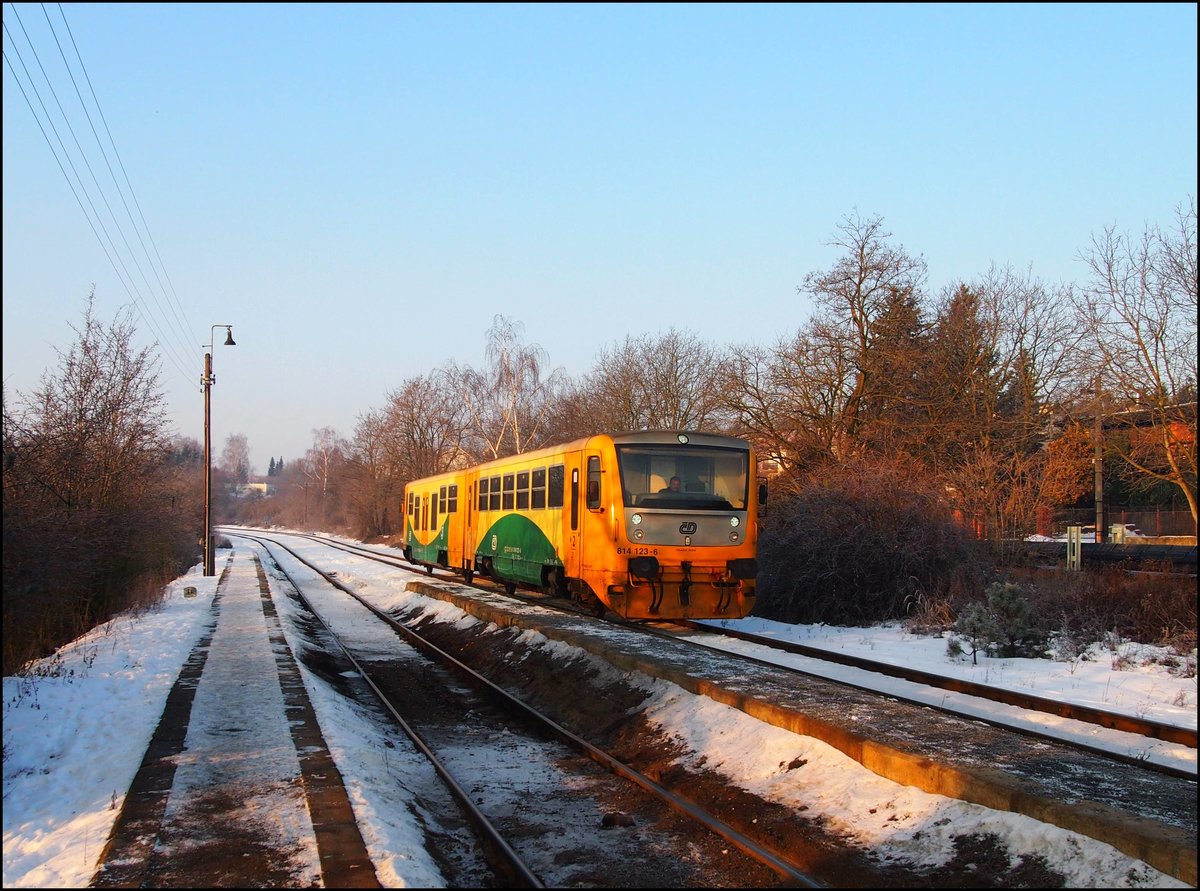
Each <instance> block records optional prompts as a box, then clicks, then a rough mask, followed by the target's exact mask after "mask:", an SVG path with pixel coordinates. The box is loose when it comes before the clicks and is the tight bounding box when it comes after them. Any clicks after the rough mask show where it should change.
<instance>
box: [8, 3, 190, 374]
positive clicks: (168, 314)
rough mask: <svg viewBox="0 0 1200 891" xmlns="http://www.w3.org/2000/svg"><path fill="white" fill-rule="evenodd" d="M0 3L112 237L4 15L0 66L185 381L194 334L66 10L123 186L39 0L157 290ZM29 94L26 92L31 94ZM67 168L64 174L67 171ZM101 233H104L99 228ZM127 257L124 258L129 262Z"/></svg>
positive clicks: (49, 83)
mask: <svg viewBox="0 0 1200 891" xmlns="http://www.w3.org/2000/svg"><path fill="white" fill-rule="evenodd" d="M5 9H6V10H8V9H11V10H12V14H13V16H14V18H15V19H16V21H17V23H18V24H19V25H20V28H21V31H22V33H23V34H24V36H25V40H26V43H27V44H28V46H29V51H30V53H31V55H32V59H33V60H34V62H35V63H36V67H37V70H38V71H40V73H41V77H42V79H43V81H44V83H45V88H46V89H48V90H49V93H50V96H51V97H52V99H53V104H54V105H55V107H56V108H57V110H58V115H59V120H61V122H62V123H63V124H64V125H65V127H66V129H67V131H68V132H69V134H70V136H71V139H72V141H73V142H74V145H75V149H76V151H77V152H78V155H79V158H80V160H81V165H82V166H83V167H84V168H86V170H87V171H88V173H89V174H90V177H91V181H92V184H94V186H95V191H96V192H97V193H98V195H99V201H100V203H101V204H102V205H103V206H104V207H105V208H106V209H107V211H108V217H109V221H110V222H111V226H112V230H113V231H115V233H116V237H114V235H113V234H112V232H110V228H109V226H108V225H106V222H105V219H104V217H103V215H102V214H101V212H100V210H99V209H98V207H97V203H96V200H94V199H93V196H92V194H91V191H90V190H89V187H88V184H87V183H86V182H85V181H84V178H83V177H82V176H81V175H80V171H79V168H78V167H77V166H76V163H75V161H74V160H73V158H72V152H71V151H70V150H69V149H68V147H67V144H66V142H65V141H64V139H63V137H62V134H61V133H60V130H59V127H58V125H57V124H56V123H55V115H54V114H53V113H52V112H51V109H50V108H49V107H48V105H47V103H46V101H45V100H44V99H43V96H42V91H41V90H40V89H39V88H38V82H37V80H36V79H35V77H34V75H33V73H32V72H31V70H30V66H29V65H27V64H26V62H25V57H24V55H23V54H22V51H21V49H20V47H18V45H17V42H16V40H15V39H14V37H13V35H12V33H11V32H10V31H9V28H8V23H7V22H5V23H4V33H5V36H6V37H7V38H8V44H9V48H6V50H5V52H4V60H5V63H6V66H7V68H8V70H9V72H10V74H11V75H12V77H13V79H14V81H15V82H16V83H17V86H18V87H19V88H20V90H21V95H22V96H23V97H24V99H25V103H26V105H27V106H28V107H29V110H30V113H31V114H32V115H33V117H34V120H35V122H36V123H37V125H38V129H39V130H40V131H41V133H42V136H43V138H44V139H45V141H46V145H47V146H48V147H49V149H50V152H51V154H52V155H53V157H54V159H55V162H56V163H57V164H58V168H59V170H60V171H61V172H62V174H63V177H64V179H66V181H67V186H68V187H69V188H70V190H71V193H72V195H74V197H75V200H76V203H77V204H78V205H79V208H80V210H81V211H82V212H83V215H84V218H85V219H86V220H87V221H88V225H89V226H90V227H91V229H92V233H93V234H94V235H95V237H96V240H97V242H98V243H99V244H100V247H101V250H103V252H104V254H105V256H106V258H107V259H108V261H109V263H110V265H111V266H112V267H113V271H114V273H116V276H117V279H118V280H119V281H120V282H121V286H122V287H123V288H124V289H125V292H126V294H127V295H128V296H129V299H130V300H131V301H132V302H133V303H134V305H135V306H136V307H137V309H138V312H139V314H140V315H141V317H142V319H143V320H144V321H145V323H146V324H147V325H148V326H149V327H150V328H151V330H152V331H153V332H154V335H155V337H156V338H157V344H156V345H157V346H158V348H159V350H160V352H161V353H162V355H163V356H164V358H165V359H167V360H168V361H169V362H170V364H171V365H172V366H173V367H174V368H175V369H177V370H178V371H179V372H180V374H182V376H183V378H184V379H185V380H190V379H191V378H192V377H193V375H192V373H191V372H190V371H189V370H188V368H189V366H190V365H191V362H190V354H191V351H192V349H193V348H192V347H191V346H189V344H191V343H192V337H191V336H190V335H189V334H188V333H187V332H188V331H189V330H190V326H189V325H188V324H187V322H186V313H185V312H184V311H183V307H182V304H181V302H180V300H179V296H178V294H177V293H176V292H175V288H174V284H173V283H172V282H171V279H170V276H169V275H168V274H167V271H166V266H165V264H164V263H163V261H162V255H161V252H159V250H158V245H157V243H155V241H154V237H153V235H152V234H151V232H150V227H149V225H148V223H147V222H146V217H145V214H144V212H143V211H142V207H141V203H140V202H139V201H138V200H137V195H136V193H135V191H134V189H133V186H132V183H131V181H130V179H129V175H128V172H127V171H126V169H125V164H124V161H123V160H122V159H121V156H120V152H119V151H118V150H117V146H116V141H115V140H114V139H113V136H112V131H111V128H110V127H109V125H108V120H107V118H106V117H105V115H104V112H103V109H102V108H101V106H100V102H99V98H98V97H97V95H96V90H95V87H94V86H93V84H92V81H91V78H90V76H88V74H87V67H86V65H84V62H83V57H82V54H81V53H80V51H79V47H78V44H77V43H76V41H75V37H74V34H73V33H72V32H71V28H70V25H69V23H68V22H67V19H66V15H65V13H64V12H63V10H62V6H61V4H59V14H60V16H62V21H63V26H65V28H66V31H67V34H68V35H69V36H70V41H71V45H72V48H73V49H74V51H75V56H76V58H77V60H78V64H79V67H80V70H81V71H82V73H83V76H84V78H85V79H86V80H87V84H88V89H89V91H90V93H91V96H92V100H93V102H94V104H95V108H96V113H97V115H98V117H99V118H100V120H101V121H102V122H103V125H104V130H105V132H106V134H107V136H108V141H109V143H110V145H111V146H112V151H113V155H114V156H115V157H116V160H117V165H118V166H119V167H120V169H121V173H122V176H123V177H124V180H125V189H122V186H121V183H120V182H119V181H118V179H117V176H116V173H115V171H114V170H113V165H112V162H111V161H110V160H109V155H108V152H107V151H106V150H105V147H104V144H103V142H102V141H101V139H100V135H99V133H98V131H97V128H96V125H95V122H94V120H93V116H92V114H91V112H90V111H89V109H88V105H87V102H86V101H85V99H84V96H83V93H82V91H81V90H80V88H79V83H78V81H77V79H76V77H75V72H74V71H73V70H72V69H71V64H70V62H69V61H68V59H67V55H66V53H65V51H64V50H63V43H62V41H60V40H59V36H58V33H57V31H56V29H55V25H54V22H53V21H51V19H50V16H49V14H48V13H47V12H46V9H45V5H44V4H43V6H42V11H43V13H44V14H45V17H46V23H47V25H48V27H49V29H50V36H51V37H52V38H53V40H54V42H55V45H56V46H57V49H58V55H59V58H60V59H61V60H62V64H63V66H64V68H65V69H66V76H67V77H68V78H69V79H70V81H71V84H72V86H73V87H74V90H75V95H76V97H77V98H78V100H79V105H80V108H82V109H83V114H84V117H85V118H86V120H87V123H88V126H89V127H90V129H91V131H92V135H93V137H94V138H95V142H96V146H97V147H98V148H99V150H100V154H101V157H102V158H103V159H104V163H105V166H106V167H107V169H108V172H109V176H110V177H111V179H112V183H113V185H114V186H115V187H116V190H117V194H118V195H119V196H120V199H121V203H122V204H123V206H124V209H125V214H126V216H127V217H128V220H129V223H130V224H131V225H132V227H133V231H134V237H133V240H134V241H136V242H137V244H138V245H139V246H140V248H141V254H142V255H143V256H144V258H145V261H146V263H145V265H147V266H149V268H150V272H151V275H152V276H153V278H154V280H155V282H156V283H157V290H156V289H155V286H154V284H152V283H151V281H150V277H149V276H147V274H146V271H145V269H144V267H143V263H142V262H141V261H140V260H139V258H138V253H137V251H136V250H135V248H134V247H133V245H132V244H131V241H130V238H129V236H127V234H126V230H125V226H124V224H122V222H121V220H120V219H118V217H117V214H116V212H115V211H114V210H113V204H112V202H111V201H110V200H109V198H108V195H107V194H106V192H105V188H104V186H102V185H101V183H100V180H99V178H98V177H97V176H96V172H95V169H94V167H93V164H92V161H91V160H90V159H89V157H88V151H87V150H86V149H85V148H84V146H83V144H82V143H81V142H80V140H79V137H78V135H77V133H76V128H75V127H74V126H73V125H72V123H71V115H70V114H69V113H68V111H67V109H66V108H64V106H63V103H62V101H61V100H60V98H59V95H58V91H57V90H56V89H55V88H54V79H53V78H52V77H51V74H50V72H48V71H47V70H46V66H45V65H44V64H43V62H42V54H40V53H39V52H38V49H37V46H36V45H35V43H34V39H33V36H32V35H31V34H30V32H29V29H27V28H26V27H25V23H24V22H23V21H22V20H21V16H20V14H19V13H18V11H17V10H16V8H15V7H14V6H13V5H12V4H5ZM9 49H11V52H12V54H13V56H14V57H15V59H16V61H17V63H18V65H19V68H20V71H21V72H23V73H24V76H25V81H24V82H23V81H22V78H21V76H20V74H19V72H18V69H17V66H14V65H13V61H12V59H10V58H9ZM49 56H50V57H52V54H49ZM51 67H53V66H51ZM59 79H60V81H61V74H60V75H59ZM26 84H28V88H29V89H28V90H27V89H26ZM31 93H32V97H31V95H30V94H31ZM34 99H36V102H37V107H35V104H34ZM38 107H40V108H41V115H39V113H38ZM76 114H77V113H76ZM43 120H44V123H43ZM47 126H48V127H49V130H50V132H52V133H53V134H54V139H55V140H56V141H57V143H58V148H56V147H55V144H54V141H52V140H51V138H50V133H49V132H47ZM60 151H61V156H60ZM68 168H69V169H70V173H68ZM72 175H74V180H72ZM126 190H128V193H129V199H127V198H126V194H125V192H126ZM81 196H82V197H81ZM129 200H132V202H133V204H134V206H135V207H137V210H138V215H139V217H140V218H141V229H139V226H138V223H137V220H135V219H134V216H133V213H132V210H131V209H130V204H129ZM85 201H86V204H87V206H86V207H85V203H84V202H85ZM88 207H90V208H91V213H90V214H89V212H88ZM142 229H144V230H145V237H143V234H142ZM101 233H103V235H102V234H101ZM118 239H119V240H120V242H121V243H122V244H123V245H124V248H125V250H124V252H123V251H122V250H121V248H120V247H119V246H118V244H117V240H118ZM147 239H148V240H149V242H150V244H151V245H153V247H154V256H153V257H152V256H151V254H150V251H149V249H148V248H147V245H146V240H147ZM156 258H157V263H156ZM127 259H128V261H129V262H128V263H127ZM129 263H132V265H133V267H134V268H135V269H136V270H137V273H138V275H140V277H141V281H142V283H143V284H144V285H145V296H144V295H143V292H142V289H141V288H139V287H138V283H137V281H136V280H135V276H134V274H133V273H132V272H130V269H129ZM160 270H161V274H160ZM164 279H165V280H166V282H167V284H168V285H170V293H168V291H167V287H166V286H164V284H163V280H164ZM160 292H161V295H162V298H163V299H160V297H159V293H160ZM147 297H148V300H147ZM164 301H165V303H164Z"/></svg>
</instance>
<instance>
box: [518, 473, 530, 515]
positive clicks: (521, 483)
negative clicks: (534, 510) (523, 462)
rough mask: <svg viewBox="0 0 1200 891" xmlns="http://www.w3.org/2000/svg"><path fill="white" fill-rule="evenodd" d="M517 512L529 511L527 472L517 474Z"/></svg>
mask: <svg viewBox="0 0 1200 891" xmlns="http://www.w3.org/2000/svg"><path fill="white" fill-rule="evenodd" d="M517 510H529V471H528V470H522V471H521V472H520V473H518V474H517Z"/></svg>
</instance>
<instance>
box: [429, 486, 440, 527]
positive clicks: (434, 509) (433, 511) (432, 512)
mask: <svg viewBox="0 0 1200 891" xmlns="http://www.w3.org/2000/svg"><path fill="white" fill-rule="evenodd" d="M429 500H430V502H431V504H430V507H429V528H430V529H436V528H437V517H438V500H439V499H438V493H437V492H434V493H433V495H432V496H431V497H430V499H429Z"/></svg>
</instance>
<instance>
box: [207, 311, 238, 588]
mask: <svg viewBox="0 0 1200 891" xmlns="http://www.w3.org/2000/svg"><path fill="white" fill-rule="evenodd" d="M218 328H224V329H225V344H224V345H225V346H237V344H236V343H234V342H233V326H232V325H213V326H211V327H210V328H209V331H208V343H206V344H205V346H206V347H208V349H209V352H207V353H205V354H204V374H203V375H201V377H200V383H202V384H203V385H204V574H205V575H206V576H208V575H216V574H217V572H216V555H214V554H213V538H212V426H211V423H210V420H211V416H212V415H211V409H210V399H209V390H210V389H211V388H212V385H213V384H215V383H216V382H217V379H216V378H215V377H213V373H212V348H213V343H214V342H215V341H216V337H214V336H213V335H214V332H215V331H216V330H217V329H218Z"/></svg>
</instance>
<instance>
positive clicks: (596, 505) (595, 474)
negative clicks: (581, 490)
mask: <svg viewBox="0 0 1200 891" xmlns="http://www.w3.org/2000/svg"><path fill="white" fill-rule="evenodd" d="M587 506H588V510H599V509H600V458H599V456H597V455H591V456H589V457H588V470H587Z"/></svg>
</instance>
